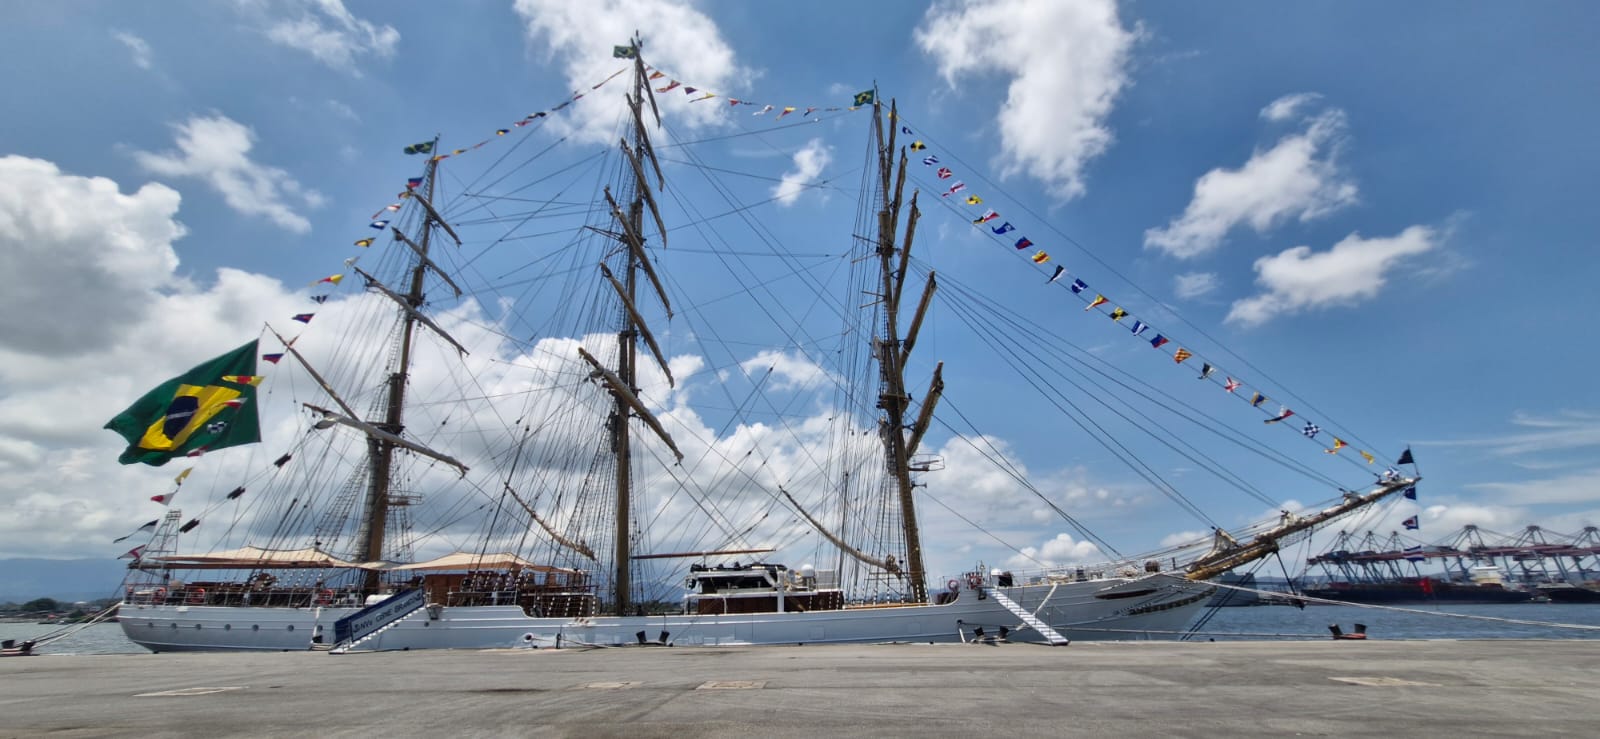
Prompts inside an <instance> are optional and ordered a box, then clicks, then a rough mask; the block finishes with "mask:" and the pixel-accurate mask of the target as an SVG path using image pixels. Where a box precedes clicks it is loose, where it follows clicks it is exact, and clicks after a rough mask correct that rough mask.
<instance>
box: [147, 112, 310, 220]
mask: <svg viewBox="0 0 1600 739" xmlns="http://www.w3.org/2000/svg"><path fill="white" fill-rule="evenodd" d="M174 127H175V128H176V129H177V146H178V150H177V151H169V152H164V153H160V154H155V153H151V152H147V151H136V152H134V158H135V159H136V160H137V161H138V162H139V164H140V165H141V166H143V167H144V168H145V169H146V170H149V171H151V172H154V173H156V174H160V175H166V176H168V177H193V178H196V179H199V180H202V181H204V182H205V183H206V184H208V185H210V186H211V187H212V189H214V190H216V191H217V192H218V193H219V194H221V195H222V197H223V200H224V201H225V202H226V203H227V204H228V207H230V208H233V209H234V210H236V211H238V212H240V213H244V214H247V215H258V216H266V217H267V218H268V219H270V220H271V221H272V222H273V223H276V224H278V225H279V226H282V227H284V228H286V229H288V230H290V231H293V232H295V233H306V232H308V231H310V230H311V222H310V221H308V220H306V218H305V217H304V216H302V215H300V214H299V213H297V212H296V208H297V207H299V206H305V207H310V208H315V207H319V206H321V205H322V195H321V194H320V193H318V192H317V191H316V190H311V189H307V188H305V187H303V186H301V185H300V183H299V182H297V181H296V180H295V179H294V178H293V177H290V176H289V173H288V172H285V171H283V170H281V169H278V168H277V167H270V166H267V165H264V164H261V163H259V162H256V161H252V160H251V159H250V149H251V148H252V147H253V146H254V145H255V138H256V137H255V133H254V132H253V131H251V130H250V128H249V127H248V126H246V125H244V124H242V123H239V122H238V121H235V120H233V119H232V118H229V117H227V116H224V115H212V116H194V117H191V118H189V120H187V121H184V122H183V123H179V124H176V126H174Z"/></svg>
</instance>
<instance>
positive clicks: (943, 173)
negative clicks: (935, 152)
mask: <svg viewBox="0 0 1600 739" xmlns="http://www.w3.org/2000/svg"><path fill="white" fill-rule="evenodd" d="M934 174H936V175H938V176H939V179H941V180H948V179H950V178H951V177H952V176H954V175H955V173H954V172H951V171H950V168H949V167H940V168H939V171H938V172H934Z"/></svg>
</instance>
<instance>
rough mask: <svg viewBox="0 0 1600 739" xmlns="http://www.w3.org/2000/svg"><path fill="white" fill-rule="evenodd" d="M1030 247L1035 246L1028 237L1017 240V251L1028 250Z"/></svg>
mask: <svg viewBox="0 0 1600 739" xmlns="http://www.w3.org/2000/svg"><path fill="white" fill-rule="evenodd" d="M1030 246H1033V242H1032V241H1029V240H1028V237H1026V236H1024V237H1022V238H1020V239H1017V249H1019V250H1020V249H1026V248H1028V247H1030Z"/></svg>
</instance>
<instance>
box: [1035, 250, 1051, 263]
mask: <svg viewBox="0 0 1600 739" xmlns="http://www.w3.org/2000/svg"><path fill="white" fill-rule="evenodd" d="M1048 261H1050V255H1049V254H1046V253H1044V252H1043V251H1038V252H1034V254H1033V263H1034V264H1044V263H1045V262H1048Z"/></svg>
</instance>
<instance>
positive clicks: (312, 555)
mask: <svg viewBox="0 0 1600 739" xmlns="http://www.w3.org/2000/svg"><path fill="white" fill-rule="evenodd" d="M148 561H150V562H157V563H160V564H162V565H165V566H167V567H169V568H173V569H187V570H238V569H294V568H339V567H342V568H346V569H368V570H370V569H382V565H383V563H376V562H375V563H362V562H351V561H349V560H344V559H339V558H338V557H335V556H333V555H331V554H328V553H327V552H324V551H322V550H321V549H317V548H315V547H307V548H305V549H262V548H261V547H240V548H238V549H232V550H228V551H224V552H211V553H209V554H174V555H170V556H165V557H150V558H148Z"/></svg>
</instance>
